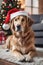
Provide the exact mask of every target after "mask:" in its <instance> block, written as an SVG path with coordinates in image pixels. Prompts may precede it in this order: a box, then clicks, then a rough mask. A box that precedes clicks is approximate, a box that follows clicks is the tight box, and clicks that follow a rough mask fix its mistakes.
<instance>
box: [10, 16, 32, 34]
mask: <svg viewBox="0 0 43 65" xmlns="http://www.w3.org/2000/svg"><path fill="white" fill-rule="evenodd" d="M32 23H33V21H32V20H31V19H29V18H27V17H26V16H17V17H15V18H14V19H13V20H12V21H11V30H12V32H13V33H14V31H15V32H24V31H25V30H26V29H27V28H29V27H30V26H31V25H32Z"/></svg>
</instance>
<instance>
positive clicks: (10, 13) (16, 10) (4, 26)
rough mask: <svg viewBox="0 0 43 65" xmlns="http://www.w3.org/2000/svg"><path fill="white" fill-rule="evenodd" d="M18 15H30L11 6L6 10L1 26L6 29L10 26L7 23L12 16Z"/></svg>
mask: <svg viewBox="0 0 43 65" xmlns="http://www.w3.org/2000/svg"><path fill="white" fill-rule="evenodd" d="M19 15H24V16H27V17H30V15H28V13H27V12H25V11H24V10H19V9H16V8H13V9H11V10H10V11H8V13H7V16H6V19H5V22H4V24H3V26H2V28H3V29H4V30H8V29H9V28H10V25H9V23H10V21H11V20H12V19H13V18H14V17H16V16H19Z"/></svg>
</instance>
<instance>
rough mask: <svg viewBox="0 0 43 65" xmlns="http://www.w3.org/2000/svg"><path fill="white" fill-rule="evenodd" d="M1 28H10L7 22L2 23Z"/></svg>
mask: <svg viewBox="0 0 43 65" xmlns="http://www.w3.org/2000/svg"><path fill="white" fill-rule="evenodd" d="M2 28H3V29H4V30H8V29H9V28H10V25H9V24H3V25H2Z"/></svg>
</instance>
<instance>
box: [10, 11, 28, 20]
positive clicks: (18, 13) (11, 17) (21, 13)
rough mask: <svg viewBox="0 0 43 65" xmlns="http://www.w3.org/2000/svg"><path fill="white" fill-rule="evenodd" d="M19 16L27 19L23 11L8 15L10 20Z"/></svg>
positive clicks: (26, 14)
mask: <svg viewBox="0 0 43 65" xmlns="http://www.w3.org/2000/svg"><path fill="white" fill-rule="evenodd" d="M19 15H24V16H27V17H29V15H28V13H27V12H25V11H18V12H15V13H12V14H10V20H12V19H13V18H14V17H16V16H19Z"/></svg>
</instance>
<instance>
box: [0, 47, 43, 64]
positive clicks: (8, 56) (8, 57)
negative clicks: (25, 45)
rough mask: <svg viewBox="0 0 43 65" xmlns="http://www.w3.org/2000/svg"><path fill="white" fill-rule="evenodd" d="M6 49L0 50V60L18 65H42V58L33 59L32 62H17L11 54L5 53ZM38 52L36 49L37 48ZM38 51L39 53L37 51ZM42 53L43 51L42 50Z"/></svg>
mask: <svg viewBox="0 0 43 65" xmlns="http://www.w3.org/2000/svg"><path fill="white" fill-rule="evenodd" d="M6 50H7V49H2V48H1V49H0V59H4V60H7V61H10V62H13V63H17V64H20V65H43V57H41V56H39V57H35V58H34V61H33V62H17V61H16V59H15V57H14V56H13V54H12V52H11V51H9V52H6ZM37 50H38V48H37ZM39 51H41V50H40V49H39ZM42 52H43V50H42Z"/></svg>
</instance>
